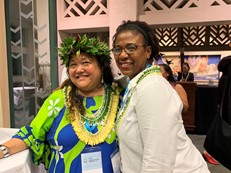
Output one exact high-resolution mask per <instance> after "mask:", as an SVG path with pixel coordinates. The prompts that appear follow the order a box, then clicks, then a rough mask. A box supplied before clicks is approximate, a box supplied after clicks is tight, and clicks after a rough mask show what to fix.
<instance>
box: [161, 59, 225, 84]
mask: <svg viewBox="0 0 231 173" xmlns="http://www.w3.org/2000/svg"><path fill="white" fill-rule="evenodd" d="M220 58H221V55H185V56H184V61H185V62H187V63H188V64H189V66H190V72H192V73H193V74H194V80H195V81H200V80H202V81H203V80H210V79H212V80H218V79H219V72H218V69H217V65H218V63H219V61H220ZM162 62H163V63H166V64H168V65H169V66H170V67H171V69H172V71H173V74H177V73H178V72H180V71H181V61H180V56H164V57H163V58H162Z"/></svg>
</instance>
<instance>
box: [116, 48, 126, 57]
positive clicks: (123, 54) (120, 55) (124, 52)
mask: <svg viewBox="0 0 231 173" xmlns="http://www.w3.org/2000/svg"><path fill="white" fill-rule="evenodd" d="M118 57H119V58H127V57H128V54H127V52H126V51H125V49H122V51H121V53H120V54H119V55H118Z"/></svg>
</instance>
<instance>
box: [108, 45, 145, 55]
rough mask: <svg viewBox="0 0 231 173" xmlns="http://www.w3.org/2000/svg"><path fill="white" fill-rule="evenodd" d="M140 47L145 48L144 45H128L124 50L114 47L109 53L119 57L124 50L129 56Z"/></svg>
mask: <svg viewBox="0 0 231 173" xmlns="http://www.w3.org/2000/svg"><path fill="white" fill-rule="evenodd" d="M142 46H145V45H144V44H141V45H135V44H128V45H126V46H125V47H124V48H122V47H119V46H116V47H114V48H112V50H111V51H112V53H113V54H114V55H120V54H121V53H122V51H123V50H124V51H125V52H126V53H127V54H129V55H131V54H133V53H135V51H136V50H137V48H138V47H142Z"/></svg>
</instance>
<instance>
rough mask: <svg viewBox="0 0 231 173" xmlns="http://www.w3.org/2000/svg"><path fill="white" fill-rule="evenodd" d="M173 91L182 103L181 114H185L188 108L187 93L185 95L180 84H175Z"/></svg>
mask: <svg viewBox="0 0 231 173" xmlns="http://www.w3.org/2000/svg"><path fill="white" fill-rule="evenodd" d="M175 90H176V92H177V94H178V95H179V96H180V99H181V101H182V103H183V110H182V112H183V113H185V112H187V110H188V107H189V104H188V97H187V93H186V91H185V89H184V88H183V86H182V85H180V84H176V86H175Z"/></svg>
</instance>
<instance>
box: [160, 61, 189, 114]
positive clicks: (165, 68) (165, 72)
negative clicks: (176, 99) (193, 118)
mask: <svg viewBox="0 0 231 173" xmlns="http://www.w3.org/2000/svg"><path fill="white" fill-rule="evenodd" d="M159 66H160V70H161V73H162V76H163V77H164V78H165V79H167V81H169V83H170V84H171V85H172V87H173V88H174V89H175V90H176V92H177V94H178V95H179V96H180V99H181V101H182V103H183V109H182V113H185V112H187V110H188V107H189V104H188V98H187V93H186V91H185V89H184V88H183V86H182V85H181V84H178V83H176V80H175V79H174V76H173V73H172V69H171V67H170V66H169V65H167V64H159Z"/></svg>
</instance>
